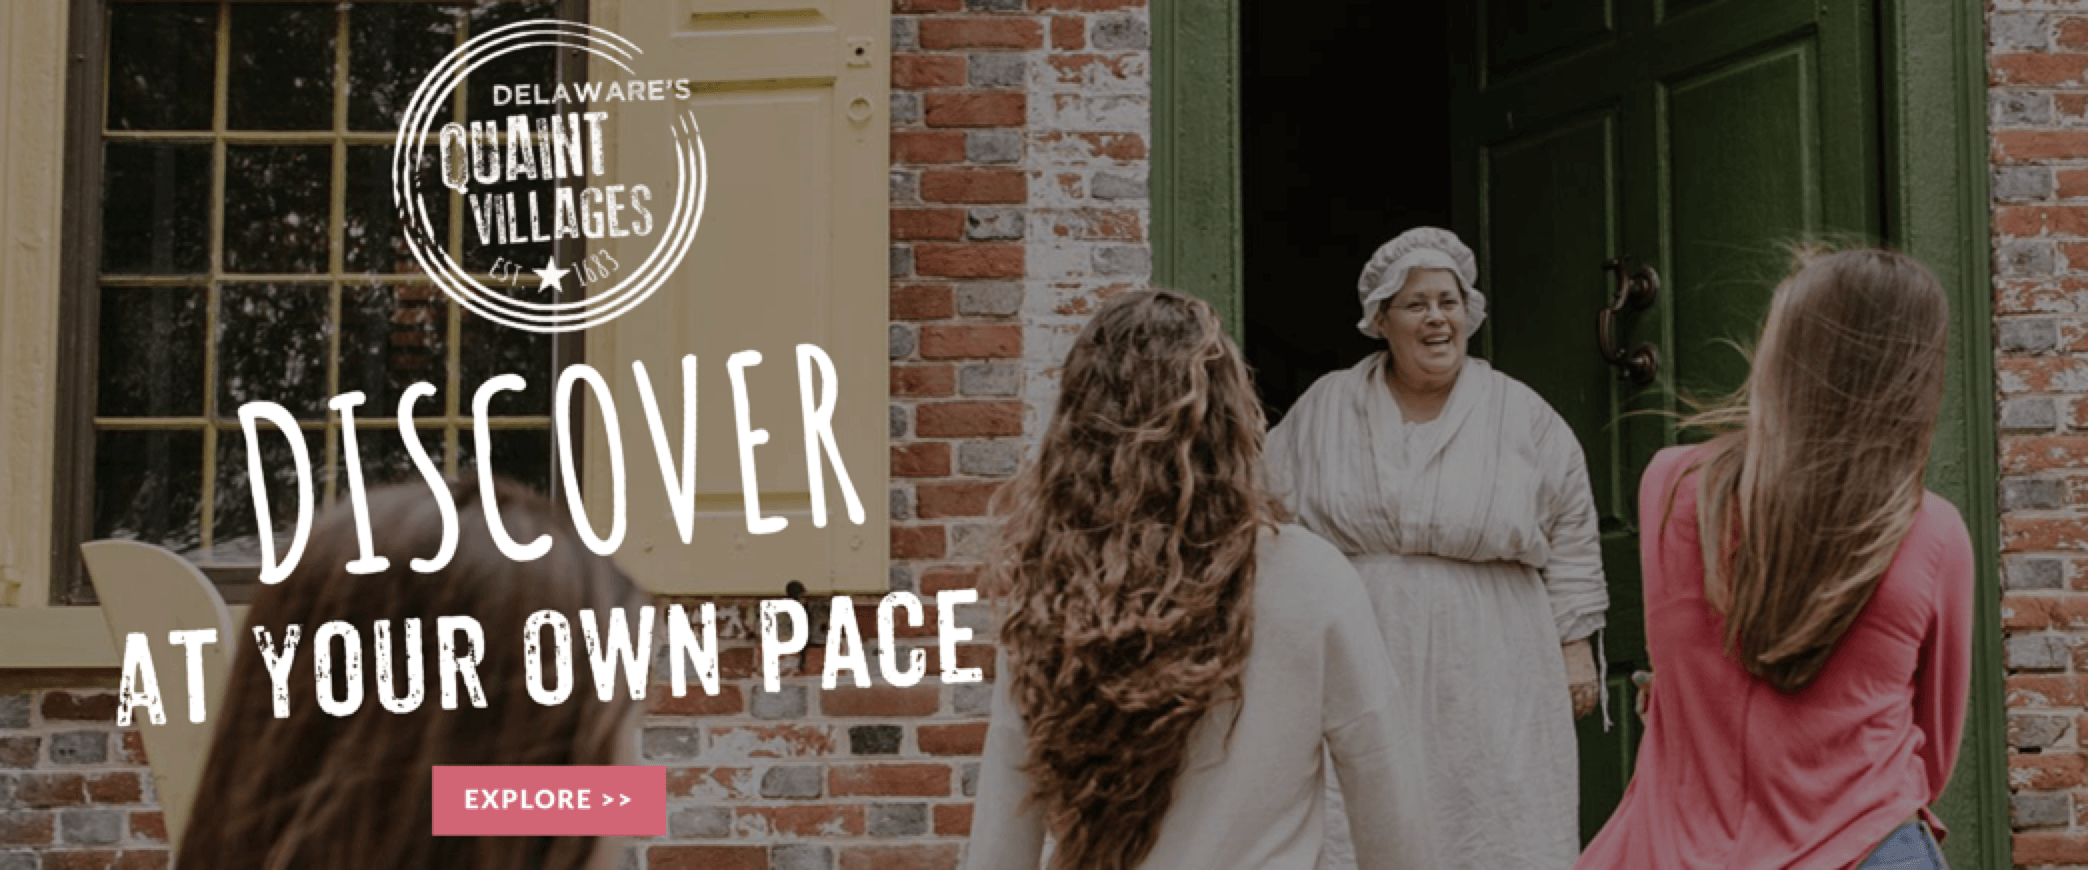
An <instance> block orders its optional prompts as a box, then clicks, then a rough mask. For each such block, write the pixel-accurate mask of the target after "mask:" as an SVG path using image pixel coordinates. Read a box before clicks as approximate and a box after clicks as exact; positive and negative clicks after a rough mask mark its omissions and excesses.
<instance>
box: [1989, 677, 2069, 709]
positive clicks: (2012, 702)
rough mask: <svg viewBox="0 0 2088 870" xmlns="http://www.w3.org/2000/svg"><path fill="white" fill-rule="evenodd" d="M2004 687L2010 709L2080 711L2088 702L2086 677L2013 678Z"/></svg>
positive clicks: (2008, 679) (2009, 678)
mask: <svg viewBox="0 0 2088 870" xmlns="http://www.w3.org/2000/svg"><path fill="white" fill-rule="evenodd" d="M2005 685H2006V687H2007V697H2008V707H2009V708H2010V709H2017V710H2052V709H2059V708H2063V707H2079V706H2081V705H2082V702H2083V701H2084V700H2088V677H2083V676H2080V675H2077V674H2014V675H2011V676H2009V677H2008V678H2007V681H2006V683H2005Z"/></svg>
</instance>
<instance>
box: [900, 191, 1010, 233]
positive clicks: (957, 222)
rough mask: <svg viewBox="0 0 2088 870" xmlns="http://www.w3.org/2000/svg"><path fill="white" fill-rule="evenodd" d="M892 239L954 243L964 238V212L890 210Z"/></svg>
mask: <svg viewBox="0 0 2088 870" xmlns="http://www.w3.org/2000/svg"><path fill="white" fill-rule="evenodd" d="M1018 180H1020V179H1018ZM935 201H937V202H941V201H944V200H935ZM952 201H954V200H952ZM892 238H894V239H898V240H905V241H912V240H919V239H940V240H944V241H953V242H954V241H956V240H958V239H961V238H964V211H963V210H962V209H954V208H895V209H892Z"/></svg>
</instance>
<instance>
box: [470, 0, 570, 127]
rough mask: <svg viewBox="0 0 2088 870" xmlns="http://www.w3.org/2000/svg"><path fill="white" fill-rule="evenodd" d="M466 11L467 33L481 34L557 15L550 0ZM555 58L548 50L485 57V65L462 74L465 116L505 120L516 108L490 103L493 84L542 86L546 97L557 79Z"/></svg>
mask: <svg viewBox="0 0 2088 870" xmlns="http://www.w3.org/2000/svg"><path fill="white" fill-rule="evenodd" d="M470 14H471V32H472V33H484V32H486V31H488V30H492V29H494V28H497V27H503V26H506V25H509V24H513V23H515V22H517V21H540V20H543V19H547V18H557V17H558V4H557V3H556V2H553V0H537V2H530V3H492V4H487V5H484V6H477V7H473V8H472V10H471V13H470ZM556 58H557V56H556V54H555V53H554V52H549V51H517V52H513V53H510V54H505V55H502V56H500V57H497V58H494V59H492V60H489V61H487V62H486V65H485V66H482V67H479V68H478V69H476V70H473V71H472V73H471V74H470V75H469V76H466V77H465V83H464V87H465V93H466V98H465V105H464V112H465V117H467V118H475V119H479V120H491V119H495V118H498V119H502V120H505V119H506V118H507V116H508V115H511V114H515V113H516V112H517V111H519V110H518V109H516V108H515V106H514V105H513V104H512V103H510V104H509V105H505V106H495V105H493V86H494V85H496V84H502V85H515V84H537V85H542V86H543V89H544V93H545V96H547V97H548V96H549V95H550V91H551V86H552V85H553V84H554V83H556V82H557V81H558V65H557V59H556Z"/></svg>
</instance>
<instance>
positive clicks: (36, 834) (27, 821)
mask: <svg viewBox="0 0 2088 870" xmlns="http://www.w3.org/2000/svg"><path fill="white" fill-rule="evenodd" d="M57 818H58V817H57V816H55V815H53V814H51V813H22V812H0V846H42V845H45V844H48V843H50V842H51V833H52V830H53V829H54V828H55V827H56V825H55V821H56V819H57Z"/></svg>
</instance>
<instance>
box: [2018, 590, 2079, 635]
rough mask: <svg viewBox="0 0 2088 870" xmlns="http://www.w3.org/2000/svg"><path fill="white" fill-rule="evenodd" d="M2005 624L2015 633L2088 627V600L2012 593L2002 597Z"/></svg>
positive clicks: (2076, 597) (2069, 596)
mask: <svg viewBox="0 0 2088 870" xmlns="http://www.w3.org/2000/svg"><path fill="white" fill-rule="evenodd" d="M2001 624H2002V626H2003V627H2004V628H2007V629H2009V630H2011V631H2028V630H2032V629H2044V628H2056V629H2068V628H2084V627H2088V598H2084V597H2082V596H2079V595H2028V594H2022V593H2009V594H2006V595H2003V596H2002V598H2001Z"/></svg>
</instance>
